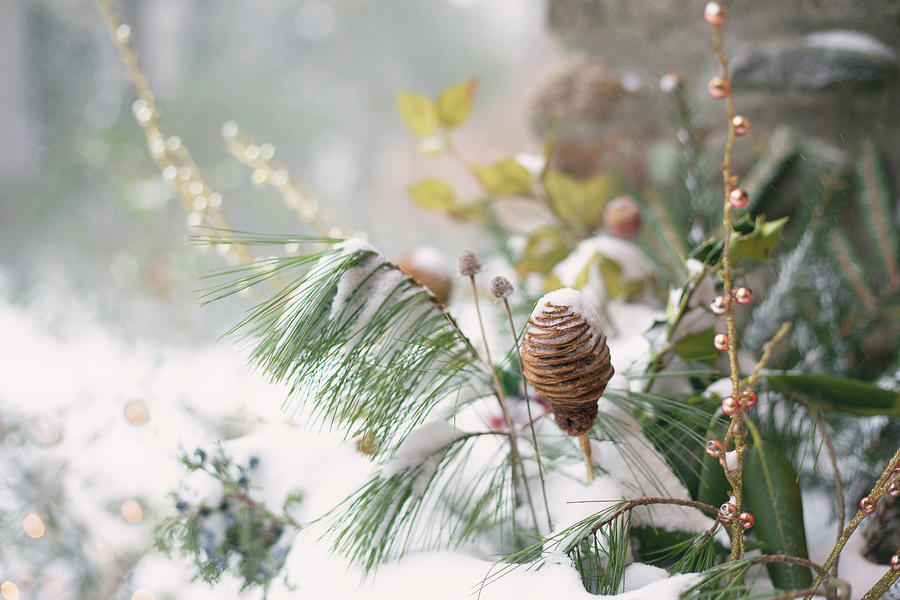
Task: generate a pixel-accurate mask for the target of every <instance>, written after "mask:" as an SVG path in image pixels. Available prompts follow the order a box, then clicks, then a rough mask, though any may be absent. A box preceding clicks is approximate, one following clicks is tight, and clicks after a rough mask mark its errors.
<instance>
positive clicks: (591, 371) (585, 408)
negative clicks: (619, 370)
mask: <svg viewBox="0 0 900 600" xmlns="http://www.w3.org/2000/svg"><path fill="white" fill-rule="evenodd" d="M522 363H523V366H524V371H525V377H526V378H527V379H528V381H529V383H531V385H532V387H534V389H535V390H536V391H537V392H538V393H539V394H541V395H542V396H543V397H544V398H546V399H548V400H549V401H550V409H551V410H552V411H553V415H554V417H555V418H556V423H557V425H559V427H560V429H562V430H563V431H565V432H566V433H568V434H569V435H572V436H581V435H584V434H586V433H587V432H588V431H589V430H590V428H591V426H592V425H593V424H594V419H595V418H596V417H597V400H598V399H599V398H600V396H601V395H602V394H603V391H604V390H605V389H606V384H607V383H609V380H610V379H611V378H612V376H613V373H614V370H613V366H612V364H611V363H610V361H609V348H608V347H607V345H606V335H604V333H603V331H602V330H601V329H600V317H599V316H598V315H597V313H596V311H595V310H594V308H593V307H592V306H591V305H590V303H589V302H588V301H587V299H586V298H585V297H584V296H582V295H581V294H580V293H579V292H576V291H575V290H572V289H569V288H563V289H561V290H556V291H555V292H551V293H549V294H547V295H545V296H544V297H543V298H541V301H540V302H538V305H537V307H536V308H535V310H534V312H533V313H532V314H531V318H530V319H529V320H528V328H527V329H526V331H525V340H524V343H523V347H522Z"/></svg>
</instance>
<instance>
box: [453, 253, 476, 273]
mask: <svg viewBox="0 0 900 600" xmlns="http://www.w3.org/2000/svg"><path fill="white" fill-rule="evenodd" d="M456 268H457V270H458V271H459V274H460V276H462V277H474V276H475V275H477V274H478V273H481V261H480V260H478V257H477V256H476V255H475V253H474V252H472V251H471V250H463V251H462V252H460V253H459V257H458V258H457V259H456Z"/></svg>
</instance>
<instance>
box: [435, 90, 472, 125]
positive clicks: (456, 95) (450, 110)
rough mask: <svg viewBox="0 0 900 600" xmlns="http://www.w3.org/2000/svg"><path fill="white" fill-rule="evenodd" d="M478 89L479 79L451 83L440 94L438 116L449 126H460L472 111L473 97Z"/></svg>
mask: <svg viewBox="0 0 900 600" xmlns="http://www.w3.org/2000/svg"><path fill="white" fill-rule="evenodd" d="M476 89H478V80H477V79H470V80H468V81H463V82H461V83H457V84H455V85H451V86H450V87H448V88H447V89H445V90H444V91H443V92H441V95H440V96H438V99H437V110H438V116H439V117H440V119H441V123H443V124H444V125H445V126H447V127H459V126H460V125H462V124H463V123H465V122H466V121H467V120H468V118H469V114H470V113H471V112H472V99H473V98H474V96H475V90H476Z"/></svg>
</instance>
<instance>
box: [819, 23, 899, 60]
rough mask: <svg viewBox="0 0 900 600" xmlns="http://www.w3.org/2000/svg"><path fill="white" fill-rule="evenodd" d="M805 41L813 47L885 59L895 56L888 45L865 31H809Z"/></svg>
mask: <svg viewBox="0 0 900 600" xmlns="http://www.w3.org/2000/svg"><path fill="white" fill-rule="evenodd" d="M806 43H807V44H809V45H810V46H812V47H814V48H828V49H833V50H846V51H849V52H858V53H860V54H874V55H876V56H881V57H882V58H887V59H893V58H894V57H896V56H897V55H896V53H895V52H894V50H893V49H891V47H890V46H888V45H886V44H884V43H882V42H881V41H880V40H878V39H876V38H874V37H872V36H871V35H869V34H867V33H863V32H861V31H853V30H852V29H832V30H830V31H817V32H815V33H810V34H809V35H807V36H806Z"/></svg>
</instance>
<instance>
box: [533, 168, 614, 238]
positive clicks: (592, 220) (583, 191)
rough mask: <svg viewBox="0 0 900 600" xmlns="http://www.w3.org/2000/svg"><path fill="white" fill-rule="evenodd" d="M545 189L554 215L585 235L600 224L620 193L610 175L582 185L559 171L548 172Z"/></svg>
mask: <svg viewBox="0 0 900 600" xmlns="http://www.w3.org/2000/svg"><path fill="white" fill-rule="evenodd" d="M543 185H544V189H545V190H546V191H547V195H548V196H549V197H550V201H551V203H552V205H553V212H554V213H555V214H556V215H557V216H558V217H559V218H560V219H562V220H563V221H564V222H565V223H567V224H568V225H570V226H571V227H575V228H577V230H578V231H579V233H580V234H582V235H585V234H587V233H589V232H590V231H591V230H593V229H594V228H595V227H597V226H598V225H599V224H600V222H601V220H602V219H603V209H604V208H605V206H606V202H607V201H608V200H609V199H610V198H612V197H613V196H614V195H615V194H616V193H619V191H620V189H621V188H620V186H619V185H618V182H617V181H616V178H615V177H614V176H613V175H611V174H605V175H599V176H596V177H593V178H591V179H587V180H584V181H579V180H577V179H575V178H574V177H570V176H568V175H566V174H565V173H562V172H559V171H547V172H546V173H545V174H544V176H543Z"/></svg>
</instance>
